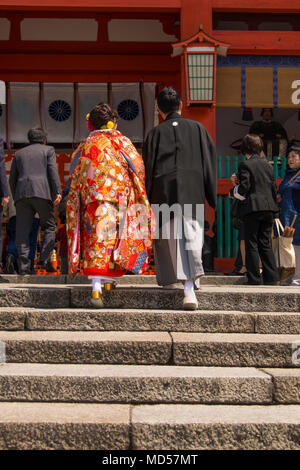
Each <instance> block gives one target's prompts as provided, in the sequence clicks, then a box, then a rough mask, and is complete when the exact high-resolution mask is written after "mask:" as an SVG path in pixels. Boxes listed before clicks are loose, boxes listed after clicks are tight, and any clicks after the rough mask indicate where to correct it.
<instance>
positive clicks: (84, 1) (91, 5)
mask: <svg viewBox="0 0 300 470" xmlns="http://www.w3.org/2000/svg"><path fill="white" fill-rule="evenodd" d="M180 8H181V0H143V1H142V2H141V1H140V0H131V1H128V0H109V2H107V0H105V1H104V0H43V1H42V2H41V0H3V1H1V4H0V9H1V10H8V9H11V10H23V11H25V10H39V11H43V10H73V11H74V10H77V11H80V10H82V11H86V10H93V11H106V12H111V11H115V10H118V11H128V10H131V11H135V10H136V11H153V10H157V11H178V10H179V9H180Z"/></svg>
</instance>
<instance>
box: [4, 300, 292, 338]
mask: <svg viewBox="0 0 300 470" xmlns="http://www.w3.org/2000/svg"><path fill="white" fill-rule="evenodd" d="M24 329H27V330H77V331H85V330H86V331H92V330H97V331H181V332H187V331H190V332H203V333H261V334H300V313H296V312H295V313H287V312H239V311H224V310H217V311H213V310H198V311H194V312H193V311H184V310H181V311H180V310H158V309H155V310H135V309H131V310H130V309H100V310H96V309H75V308H73V309H71V308H68V309H38V308H36V309H35V308H24V307H8V308H5V307H1V308H0V330H24Z"/></svg>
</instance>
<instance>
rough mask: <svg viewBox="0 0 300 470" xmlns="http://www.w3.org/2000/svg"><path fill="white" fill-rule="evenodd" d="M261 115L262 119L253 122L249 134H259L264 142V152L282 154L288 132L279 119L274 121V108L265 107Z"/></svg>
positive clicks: (271, 155)
mask: <svg viewBox="0 0 300 470" xmlns="http://www.w3.org/2000/svg"><path fill="white" fill-rule="evenodd" d="M260 115H261V116H262V120H261V121H254V122H253V124H251V127H250V130H249V134H255V135H259V137H261V139H262V141H263V144H264V149H263V150H264V153H265V154H266V155H269V156H270V157H273V156H279V157H280V156H281V154H282V153H285V152H284V151H285V150H286V146H287V133H286V130H285V129H284V127H283V126H282V125H281V124H280V122H278V121H273V119H272V118H273V109H272V108H263V109H262V110H261V113H260Z"/></svg>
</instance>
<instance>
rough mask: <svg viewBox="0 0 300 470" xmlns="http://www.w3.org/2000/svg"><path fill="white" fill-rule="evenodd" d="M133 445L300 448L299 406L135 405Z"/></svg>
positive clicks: (230, 448) (196, 448) (184, 448)
mask: <svg viewBox="0 0 300 470" xmlns="http://www.w3.org/2000/svg"><path fill="white" fill-rule="evenodd" d="M132 447H133V449H143V450H154V449H155V450H162V449H168V450H175V451H176V450H177V451H178V450H299V449H300V406H299V405H277V406H272V405H271V406H259V405H250V406H239V405H156V406H151V405H144V406H135V407H133V410H132ZM195 453H196V452H195ZM190 463H191V464H192V460H191V461H190Z"/></svg>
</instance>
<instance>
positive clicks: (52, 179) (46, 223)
mask: <svg viewBox="0 0 300 470" xmlns="http://www.w3.org/2000/svg"><path fill="white" fill-rule="evenodd" d="M46 138H47V136H46V133H45V132H44V131H43V129H40V128H34V129H30V130H29V132H28V140H29V142H30V145H28V146H27V147H24V148H22V149H21V150H18V151H17V152H16V154H15V157H14V159H13V161H12V165H11V170H10V177H9V184H10V187H11V192H12V195H13V198H14V201H15V206H16V216H17V226H16V245H17V250H18V262H19V272H20V274H30V260H29V258H28V255H29V234H30V230H31V227H32V221H33V217H34V215H35V213H38V215H39V217H40V225H41V227H42V229H43V230H44V239H43V243H42V247H41V253H40V263H41V265H42V268H44V269H46V271H47V272H56V271H55V269H54V268H53V267H52V265H51V252H52V250H53V248H54V244H55V235H56V224H55V219H54V206H56V205H58V204H59V203H60V201H61V185H60V180H59V176H58V171H57V165H56V155H55V150H54V148H53V147H50V146H48V145H46V142H47V140H46Z"/></svg>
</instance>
